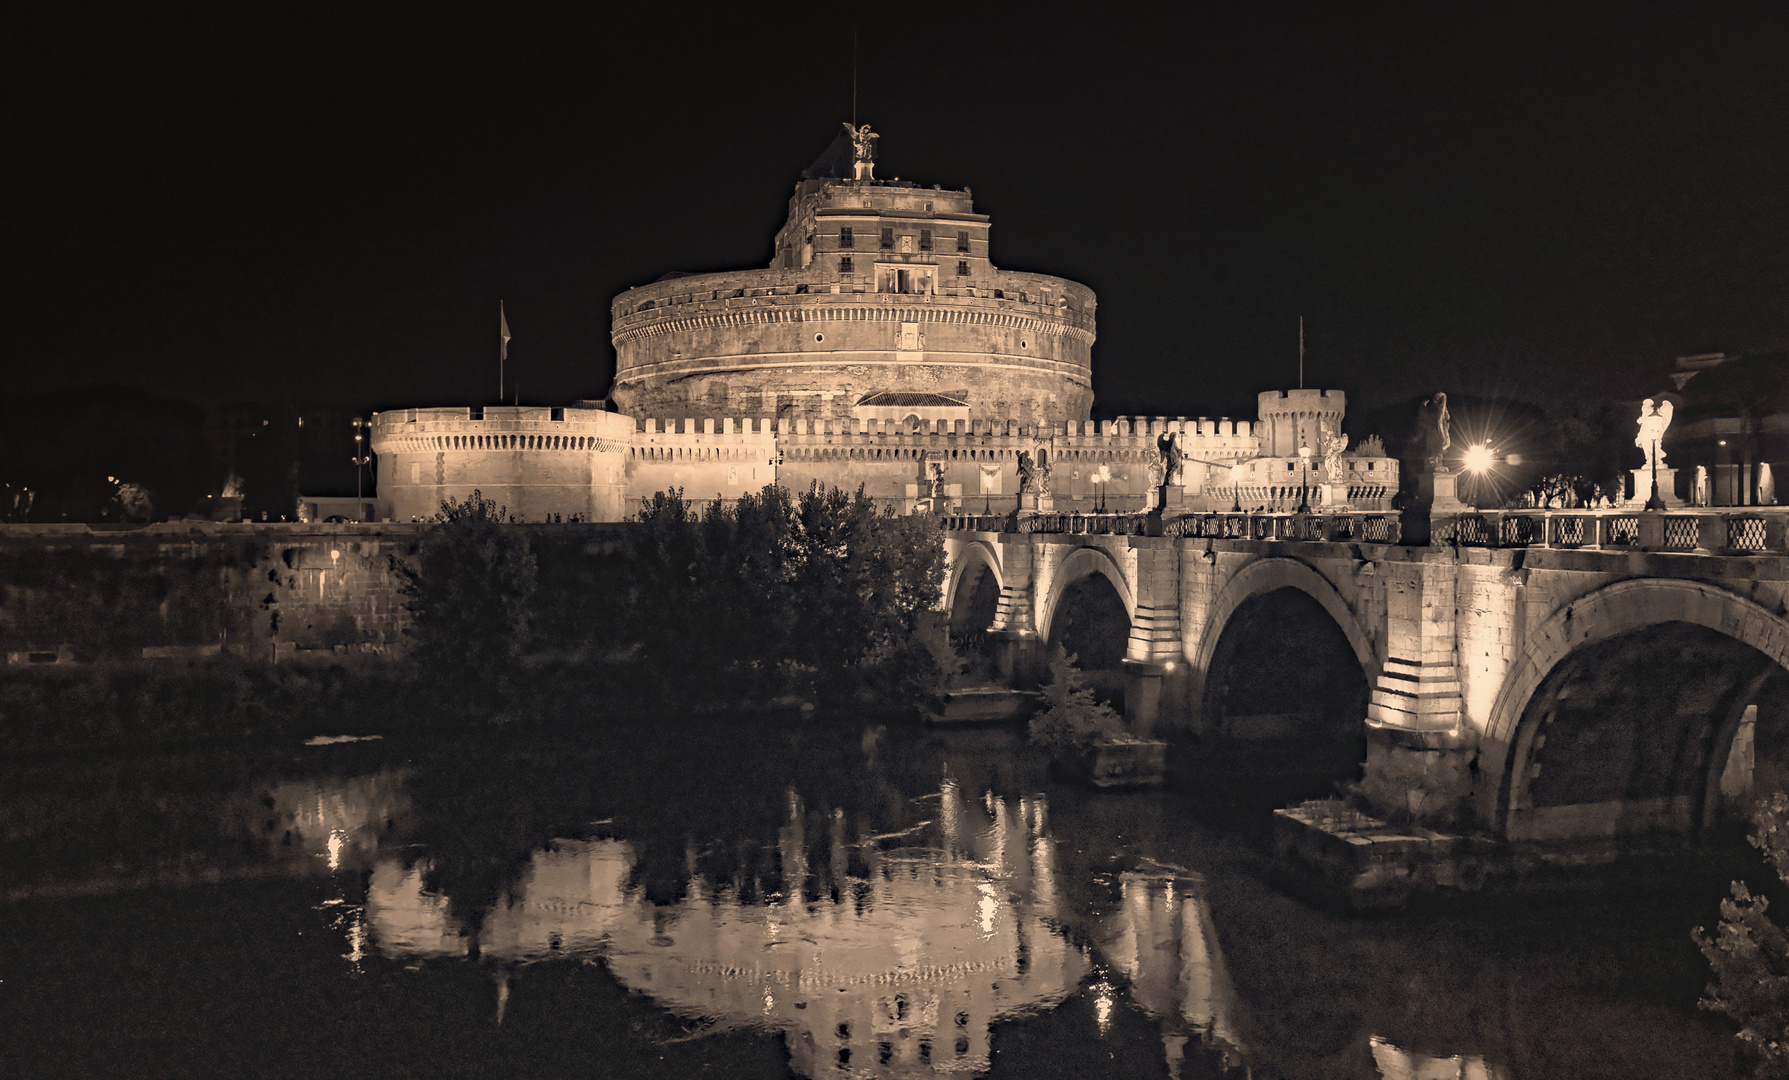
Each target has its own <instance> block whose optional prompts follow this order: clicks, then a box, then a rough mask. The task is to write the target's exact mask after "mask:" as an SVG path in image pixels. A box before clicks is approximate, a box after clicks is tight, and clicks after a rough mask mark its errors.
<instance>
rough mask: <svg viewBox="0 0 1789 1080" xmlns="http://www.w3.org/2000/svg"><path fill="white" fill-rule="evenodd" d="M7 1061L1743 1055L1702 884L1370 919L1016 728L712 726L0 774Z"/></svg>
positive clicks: (1639, 1073)
mask: <svg viewBox="0 0 1789 1080" xmlns="http://www.w3.org/2000/svg"><path fill="white" fill-rule="evenodd" d="M0 781H4V784H3V786H0V827H3V830H4V831H3V835H0V844H3V846H0V914H3V915H4V918H3V919H0V1075H4V1076H7V1077H15V1078H17V1077H39V1076H42V1077H65V1076H132V1077H140V1076H233V1077H234V1076H291V1077H314V1076H347V1075H367V1076H418V1077H424V1076H426V1077H459V1076H491V1077H497V1076H503V1077H511V1076H528V1077H545V1076H579V1077H687V1076H716V1077H783V1076H789V1075H794V1076H800V1077H814V1078H820V1077H825V1078H834V1077H838V1078H844V1077H870V1076H877V1077H880V1076H902V1077H906V1076H932V1075H974V1076H992V1077H1009V1076H1010V1077H1101V1076H1112V1077H1160V1076H1172V1077H1187V1078H1192V1077H1212V1076H1236V1077H1242V1076H1252V1077H1259V1078H1265V1077H1301V1078H1302V1077H1313V1078H1317V1077H1337V1078H1363V1080H1364V1078H1384V1080H1434V1078H1442V1077H1447V1078H1456V1077H1461V1078H1464V1077H1470V1078H1499V1080H1515V1078H1520V1080H1530V1078H1542V1077H1571V1078H1576V1080H1584V1078H1590V1077H1603V1076H1607V1077H1623V1078H1631V1077H1698V1078H1707V1077H1723V1076H1732V1075H1738V1074H1739V1073H1740V1072H1741V1066H1740V1064H1739V1063H1738V1062H1737V1061H1736V1059H1735V1056H1734V1053H1735V1047H1736V1040H1735V1039H1734V1037H1733V1035H1732V1034H1731V1030H1730V1028H1729V1027H1728V1026H1727V1024H1726V1022H1725V1021H1724V1020H1723V1019H1722V1018H1720V1017H1717V1016H1713V1015H1710V1014H1708V1013H1705V1012H1699V1011H1698V1010H1697V1008H1696V999H1697V997H1698V995H1699V993H1700V991H1701V988H1702V984H1703V983H1704V982H1705V981H1706V980H1707V968H1706V965H1705V964H1704V963H1703V961H1702V958H1701V956H1700V954H1699V953H1697V951H1696V949H1695V947H1694V945H1693V944H1692V942H1691V941H1690V938H1689V933H1688V932H1689V928H1690V927H1692V926H1695V925H1697V924H1706V923H1710V922H1712V921H1713V920H1714V919H1715V918H1717V917H1718V912H1717V905H1718V902H1719V900H1720V898H1721V896H1722V895H1723V894H1724V893H1725V880H1724V879H1721V878H1719V877H1717V876H1713V875H1710V874H1709V873H1708V872H1707V871H1705V870H1704V871H1700V872H1694V871H1690V870H1684V871H1681V872H1673V871H1670V870H1669V869H1666V870H1660V869H1658V868H1653V869H1651V870H1649V871H1647V872H1646V873H1644V874H1632V875H1629V876H1628V877H1626V878H1625V879H1624V878H1623V877H1621V875H1614V876H1611V877H1606V878H1605V879H1604V883H1603V884H1602V885H1601V886H1600V887H1597V888H1591V889H1568V890H1560V891H1557V892H1551V893H1545V894H1538V895H1537V894H1525V895H1523V896H1522V897H1520V898H1505V899H1485V900H1478V901H1473V902H1469V903H1464V904H1455V905H1452V906H1450V907H1446V908H1441V909H1435V910H1429V911H1418V912H1411V913H1406V914H1401V915H1396V916H1391V917H1385V918H1378V919H1370V920H1369V919H1356V918H1348V917H1343V916H1339V915H1334V914H1330V913H1326V912H1323V911H1319V910H1316V909H1313V908H1311V907H1308V906H1306V905H1304V904H1302V903H1300V902H1299V901H1296V900H1294V899H1291V898H1289V897H1287V896H1285V895H1283V894H1282V893H1280V892H1278V891H1276V890H1275V889H1273V888H1272V887H1270V886H1269V885H1267V884H1266V882H1265V879H1264V869H1265V863H1266V853H1265V851H1264V849H1263V845H1262V843H1261V839H1260V836H1261V833H1260V829H1259V827H1258V823H1257V824H1256V825H1255V826H1249V825H1248V824H1247V823H1243V824H1242V825H1238V824H1236V823H1231V824H1227V825H1212V824H1209V823H1207V821H1206V820H1204V819H1202V818H1201V817H1199V816H1197V815H1195V814H1194V813H1193V812H1192V811H1191V810H1190V809H1189V805H1188V801H1187V799H1186V797H1185V796H1184V795H1183V794H1179V793H1174V792H1169V793H1095V792H1091V791H1087V790H1083V789H1081V788H1079V787H1076V786H1074V785H1073V784H1070V783H1066V782H1063V781H1060V780H1058V779H1056V778H1054V777H1053V776H1052V775H1051V774H1050V773H1049V771H1048V770H1047V769H1046V767H1045V765H1044V763H1043V762H1042V760H1041V759H1039V758H1038V757H1037V756H1036V755H1034V754H1033V753H1032V752H1031V751H1029V750H1028V749H1026V748H1025V747H1024V745H1023V742H1022V740H1021V739H1020V738H1019V737H1018V736H1017V735H1016V733H1014V732H1011V731H1007V730H973V731H957V732H947V733H932V732H926V731H922V730H920V729H905V728H900V727H895V728H892V729H888V728H882V727H878V726H872V725H866V724H865V723H863V722H862V721H858V720H851V719H845V718H830V719H829V718H824V717H822V718H818V719H813V718H810V719H808V720H801V721H789V722H787V723H783V724H774V723H768V722H766V721H763V720H756V721H744V720H735V719H728V718H710V719H707V720H702V721H691V722H689V723H680V724H671V723H665V724H659V725H641V726H639V727H638V728H629V729H625V730H620V731H610V732H606V733H603V734H601V735H585V736H579V737H565V736H562V737H545V736H539V735H536V736H528V735H524V734H519V733H513V732H511V733H503V734H498V735H493V736H490V737H488V738H481V739H478V740H471V741H468V740H459V741H452V742H443V743H437V744H429V745H417V744H415V743H405V742H400V741H398V740H395V739H394V740H371V741H362V742H339V743H332V744H327V745H315V746H300V745H289V746H279V747H262V748H258V749H253V750H243V749H240V748H237V749H213V750H192V751H185V752H179V753H166V754H158V755H149V756H137V757H130V758H102V759H89V760H81V761H68V760H63V761H55V762H37V763H29V764H18V763H14V764H12V765H8V766H0Z"/></svg>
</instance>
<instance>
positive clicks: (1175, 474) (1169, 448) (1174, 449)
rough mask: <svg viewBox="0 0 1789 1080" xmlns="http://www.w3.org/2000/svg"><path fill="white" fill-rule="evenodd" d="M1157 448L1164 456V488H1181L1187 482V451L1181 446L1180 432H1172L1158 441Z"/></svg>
mask: <svg viewBox="0 0 1789 1080" xmlns="http://www.w3.org/2000/svg"><path fill="white" fill-rule="evenodd" d="M1155 448H1156V450H1157V451H1159V452H1160V453H1161V455H1162V462H1161V468H1162V486H1163V487H1179V486H1180V485H1181V484H1182V483H1183V482H1184V481H1185V472H1186V451H1185V450H1183V449H1181V446H1180V432H1178V431H1170V432H1168V433H1167V434H1166V435H1163V436H1162V437H1161V438H1159V439H1157V440H1156V442H1155Z"/></svg>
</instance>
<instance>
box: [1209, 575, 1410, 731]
mask: <svg viewBox="0 0 1789 1080" xmlns="http://www.w3.org/2000/svg"><path fill="white" fill-rule="evenodd" d="M1281 589H1297V590H1298V591H1299V592H1302V593H1304V594H1305V595H1306V596H1309V597H1310V598H1311V599H1313V600H1315V601H1317V603H1318V604H1320V605H1322V607H1323V610H1324V611H1325V612H1327V613H1328V614H1329V617H1330V618H1332V619H1334V620H1335V623H1336V626H1338V627H1339V628H1340V629H1341V631H1342V635H1343V636H1344V637H1346V638H1347V639H1348V647H1349V648H1351V649H1353V650H1354V658H1355V659H1356V660H1358V661H1360V669H1361V671H1362V672H1364V673H1365V674H1366V677H1367V682H1368V683H1371V682H1372V681H1373V680H1374V679H1376V678H1378V676H1379V656H1378V653H1377V651H1375V650H1374V648H1373V639H1372V638H1370V637H1368V636H1367V632H1366V631H1365V630H1363V629H1361V625H1360V620H1359V619H1357V618H1355V616H1354V610H1353V609H1352V608H1350V607H1349V606H1348V601H1346V600H1344V599H1342V594H1341V593H1339V592H1337V591H1336V587H1335V586H1334V585H1332V584H1330V582H1329V579H1328V578H1326V577H1324V576H1323V575H1322V574H1320V573H1318V572H1317V571H1316V570H1313V569H1311V568H1310V567H1309V566H1307V565H1305V564H1304V563H1302V562H1299V561H1298V560H1297V559H1288V558H1282V557H1271V558H1264V559H1256V560H1255V561H1254V562H1251V563H1249V564H1248V565H1247V566H1245V567H1243V568H1242V569H1241V570H1239V571H1237V572H1236V573H1235V574H1234V575H1232V576H1231V578H1230V580H1229V581H1227V582H1225V583H1224V587H1223V589H1222V591H1220V592H1219V593H1218V595H1217V598H1216V599H1215V600H1213V601H1212V604H1211V609H1210V611H1209V613H1208V614H1207V615H1206V617H1205V625H1204V626H1203V627H1202V628H1201V632H1200V634H1199V638H1198V641H1199V645H1198V648H1197V649H1196V650H1195V652H1194V653H1193V655H1191V656H1189V657H1187V660H1188V662H1189V663H1190V664H1191V665H1192V671H1193V678H1194V680H1195V682H1197V683H1199V684H1201V685H1197V686H1195V687H1193V691H1194V696H1193V697H1192V698H1191V700H1193V701H1198V700H1200V697H1201V696H1202V695H1203V694H1204V690H1205V688H1204V686H1203V685H1202V684H1203V682H1204V680H1205V676H1206V674H1207V673H1208V672H1209V671H1210V670H1211V659H1212V656H1213V655H1214V654H1215V653H1216V652H1217V647H1218V639H1219V638H1221V637H1222V636H1223V633H1224V628H1225V627H1226V626H1228V625H1229V624H1230V620H1231V618H1232V617H1234V616H1235V614H1236V610H1237V609H1238V608H1240V607H1241V606H1242V605H1243V604H1245V603H1247V602H1249V601H1250V600H1253V599H1254V598H1256V597H1258V596H1266V595H1267V594H1268V593H1272V592H1278V591H1279V590H1281Z"/></svg>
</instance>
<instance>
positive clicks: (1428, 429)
mask: <svg viewBox="0 0 1789 1080" xmlns="http://www.w3.org/2000/svg"><path fill="white" fill-rule="evenodd" d="M1451 423H1452V418H1451V417H1449V416H1448V414H1447V395H1446V394H1441V393H1438V394H1436V395H1435V396H1434V397H1431V398H1430V399H1429V400H1427V401H1425V402H1423V406H1422V419H1421V421H1420V422H1419V425H1418V433H1419V434H1420V435H1421V436H1422V439H1423V443H1424V446H1425V447H1426V449H1427V451H1428V458H1429V460H1430V461H1440V460H1441V457H1442V455H1443V454H1446V453H1447V448H1448V447H1449V446H1452V445H1453V435H1452V434H1451V433H1450V432H1449V430H1448V428H1449V425H1450V424H1451Z"/></svg>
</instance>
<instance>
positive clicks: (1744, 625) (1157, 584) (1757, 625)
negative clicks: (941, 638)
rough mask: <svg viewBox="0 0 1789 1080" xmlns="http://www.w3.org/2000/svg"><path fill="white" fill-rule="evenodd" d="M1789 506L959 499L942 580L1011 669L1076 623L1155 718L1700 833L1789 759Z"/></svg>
mask: <svg viewBox="0 0 1789 1080" xmlns="http://www.w3.org/2000/svg"><path fill="white" fill-rule="evenodd" d="M1786 524H1789V511H1779V512H1773V511H1770V510H1765V511H1756V510H1748V511H1745V512H1736V511H1721V512H1709V511H1702V512H1700V513H1694V514H1670V513H1634V512H1631V511H1629V512H1622V511H1614V512H1594V513H1593V512H1581V511H1580V512H1565V511H1529V512H1522V513H1516V512H1505V513H1492V514H1465V515H1461V516H1458V517H1454V518H1447V519H1442V518H1437V519H1436V520H1435V522H1434V539H1433V541H1432V542H1431V544H1430V545H1429V546H1421V547H1418V546H1404V545H1399V544H1397V543H1395V542H1393V541H1394V540H1395V538H1396V534H1397V519H1396V518H1395V517H1393V516H1389V515H1374V514H1359V513H1356V514H1335V515H1328V516H1298V515H1244V514H1207V515H1197V516H1189V517H1183V518H1178V519H1170V520H1168V521H1167V522H1165V523H1164V522H1162V521H1161V519H1159V518H1157V519H1155V521H1154V522H1153V523H1151V522H1150V520H1149V519H1148V518H1145V517H1137V516H1117V515H1112V516H1106V517H1095V516H1091V515H1089V516H1070V515H1047V514H1045V515H1032V516H1019V515H1014V516H1011V517H1005V518H1001V517H955V518H947V519H946V533H945V537H946V547H947V554H948V558H949V574H948V583H947V586H946V597H945V603H946V606H947V610H948V611H949V612H950V615H951V619H952V629H953V632H955V633H958V634H964V633H972V632H976V631H979V630H980V629H981V627H983V626H986V628H987V629H986V633H987V634H988V636H989V637H990V638H991V639H992V643H993V646H994V648H993V650H992V651H993V652H994V654H995V655H997V656H998V657H999V664H1000V670H1001V673H1002V674H1004V675H1006V676H1009V677H1013V678H1019V679H1024V678H1035V677H1037V676H1038V674H1039V673H1040V671H1041V658H1042V655H1043V653H1044V650H1045V649H1046V648H1048V647H1050V646H1053V645H1055V644H1062V645H1064V646H1065V647H1068V648H1069V649H1070V651H1077V649H1076V647H1077V646H1078V647H1079V651H1080V652H1082V653H1083V660H1084V662H1085V661H1086V660H1087V657H1088V656H1090V655H1095V654H1098V655H1097V656H1095V660H1094V662H1093V663H1092V664H1091V666H1093V667H1096V668H1097V667H1101V666H1104V667H1106V668H1108V669H1111V670H1109V671H1108V681H1109V682H1110V683H1111V684H1114V685H1118V684H1121V685H1122V696H1123V701H1124V709H1125V713H1126V717H1127V720H1128V722H1129V723H1130V725H1131V726H1132V729H1133V731H1135V732H1137V733H1138V734H1146V733H1154V734H1157V735H1162V736H1174V737H1177V738H1183V739H1187V740H1190V741H1191V742H1192V743H1194V744H1195V745H1197V746H1200V747H1218V746H1223V745H1226V744H1247V745H1250V746H1252V747H1253V748H1255V749H1256V750H1257V751H1262V750H1265V749H1267V748H1273V747H1280V748H1282V749H1285V751H1286V752H1288V753H1293V752H1299V748H1300V747H1303V748H1304V751H1305V752H1308V751H1309V750H1310V748H1311V746H1313V745H1315V746H1318V747H1319V748H1322V747H1328V748H1329V750H1328V752H1329V753H1330V760H1331V761H1332V762H1334V761H1335V760H1336V754H1337V753H1340V754H1341V755H1342V756H1343V758H1344V759H1345V761H1346V768H1345V770H1343V774H1341V775H1338V776H1337V779H1344V778H1346V775H1351V774H1353V772H1354V771H1355V770H1356V769H1360V770H1362V789H1363V791H1364V793H1365V794H1366V795H1367V796H1368V798H1369V799H1370V800H1371V801H1372V802H1373V804H1374V805H1375V806H1376V807H1378V808H1380V809H1381V810H1382V811H1385V812H1388V813H1390V812H1395V811H1407V812H1409V813H1410V814H1412V815H1414V816H1416V817H1418V818H1421V819H1425V820H1430V821H1433V822H1436V823H1437V824H1441V823H1446V824H1448V825H1449V826H1451V827H1452V828H1455V829H1465V828H1474V829H1478V830H1484V831H1489V832H1491V833H1493V834H1495V835H1498V836H1501V837H1503V838H1506V839H1510V840H1532V841H1547V840H1579V839H1585V838H1604V839H1606V838H1611V837H1621V836H1627V835H1634V834H1643V833H1657V832H1661V831H1664V832H1692V831H1695V830H1697V829H1699V828H1700V827H1701V826H1703V825H1705V824H1707V823H1708V822H1710V821H1712V820H1713V819H1714V818H1715V817H1716V816H1717V815H1718V814H1719V813H1720V812H1721V810H1722V808H1723V805H1724V804H1723V792H1725V797H1726V799H1727V800H1728V804H1731V802H1732V800H1735V799H1738V798H1740V797H1743V796H1744V795H1746V794H1747V793H1748V791H1749V785H1750V784H1751V783H1752V782H1753V769H1754V762H1755V768H1756V770H1757V773H1758V777H1757V782H1758V783H1759V784H1760V785H1762V784H1764V783H1767V782H1770V783H1776V782H1780V780H1781V779H1782V778H1783V777H1782V775H1781V774H1780V773H1778V774H1776V775H1770V776H1767V775H1765V774H1766V773H1767V772H1768V771H1769V770H1773V769H1776V770H1780V769H1782V765H1781V764H1780V762H1781V761H1782V760H1783V759H1785V758H1789V753H1784V752H1782V751H1783V746H1782V745H1780V744H1789V723H1785V721H1789V618H1786V617H1785V613H1786V611H1789V549H1786V544H1785V533H1786ZM1152 526H1153V527H1152ZM1150 531H1153V532H1156V533H1158V534H1159V535H1143V534H1144V533H1146V532H1150ZM1120 612H1122V615H1123V618H1122V619H1119V618H1118V614H1119V613H1120ZM1102 613H1103V614H1102ZM1100 656H1103V657H1104V659H1103V660H1100V659H1099V657H1100ZM1120 672H1121V673H1122V675H1121V676H1120V674H1119V673H1120ZM1760 719H1762V720H1763V721H1764V723H1763V724H1758V723H1757V721H1758V720H1760ZM1754 731H1756V733H1757V734H1756V754H1754V745H1753V744H1754V739H1753V733H1754ZM1363 744H1364V746H1363ZM1338 748H1339V749H1338ZM1363 760H1364V765H1363Z"/></svg>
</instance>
